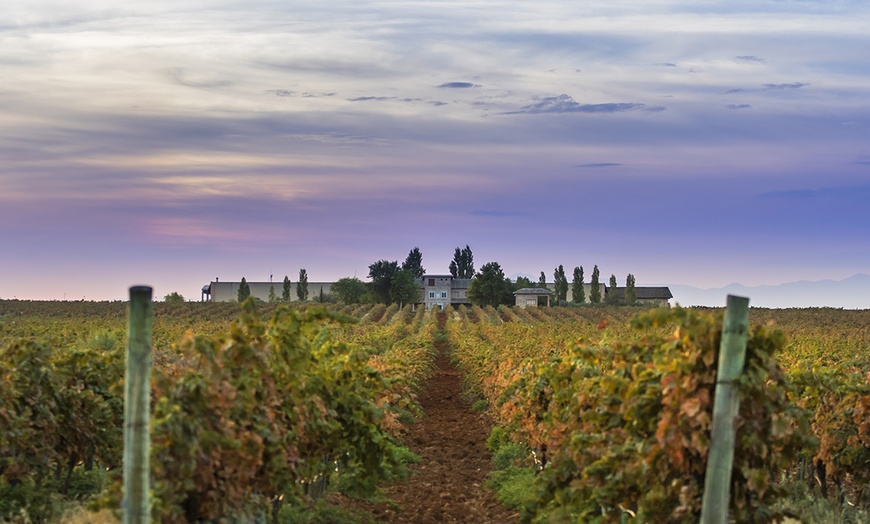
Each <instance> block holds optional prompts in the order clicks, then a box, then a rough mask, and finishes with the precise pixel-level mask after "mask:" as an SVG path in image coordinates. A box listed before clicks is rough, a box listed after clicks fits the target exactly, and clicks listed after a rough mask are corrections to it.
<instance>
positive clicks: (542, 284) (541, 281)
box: [538, 271, 547, 289]
mask: <svg viewBox="0 0 870 524" xmlns="http://www.w3.org/2000/svg"><path fill="white" fill-rule="evenodd" d="M538 287H541V288H544V289H547V275H545V274H544V272H543V271H541V276H539V277H538Z"/></svg>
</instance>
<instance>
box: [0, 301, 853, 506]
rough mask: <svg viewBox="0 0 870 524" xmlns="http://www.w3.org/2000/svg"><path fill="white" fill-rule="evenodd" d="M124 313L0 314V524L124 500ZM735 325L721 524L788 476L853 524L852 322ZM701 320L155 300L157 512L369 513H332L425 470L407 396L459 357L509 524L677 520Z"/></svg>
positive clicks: (786, 483)
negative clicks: (731, 439)
mask: <svg viewBox="0 0 870 524" xmlns="http://www.w3.org/2000/svg"><path fill="white" fill-rule="evenodd" d="M126 307H127V306H126V303H122V302H117V303H88V302H26V301H0V382H2V383H0V521H3V520H4V519H6V520H15V519H16V518H22V517H21V516H22V515H25V514H26V515H27V517H26V518H27V519H29V520H30V521H35V522H56V521H58V519H61V518H62V515H61V514H59V513H58V511H59V510H58V508H59V507H62V506H63V504H61V503H62V502H76V503H79V504H82V503H86V504H87V505H88V506H89V507H91V508H94V509H96V508H99V507H104V508H117V507H118V505H119V504H120V500H121V494H120V490H121V485H120V481H119V476H120V463H121V454H122V449H121V448H122V447H123V437H122V433H123V420H122V419H123V402H122V398H123V384H122V382H123V376H124V348H125V343H126V320H127V309H126ZM750 322H751V324H752V326H753V328H752V331H751V333H750V336H749V344H748V354H747V362H746V366H745V373H744V376H743V377H742V378H741V379H740V383H739V387H740V391H741V393H742V398H743V400H742V402H741V409H740V414H739V417H738V438H737V448H736V452H735V465H734V475H733V479H732V484H731V486H732V487H731V493H732V505H731V514H732V517H733V518H734V519H735V520H736V521H738V522H769V521H772V520H773V519H775V518H778V517H781V516H785V515H787V514H789V513H790V512H794V508H790V507H789V504H788V496H789V490H790V489H792V488H790V486H795V485H802V486H804V487H805V489H806V490H808V492H811V493H814V494H816V495H818V496H819V497H825V498H827V499H829V500H832V501H834V504H839V505H841V506H842V507H843V508H845V509H844V510H843V511H844V515H845V516H844V519H846V520H844V521H850V520H849V519H851V521H860V520H861V519H866V518H867V516H868V512H867V510H868V507H870V487H868V486H870V413H868V410H870V386H868V384H870V311H843V310H829V309H803V310H756V309H753V310H752V311H751V314H750ZM721 324H722V319H721V310H699V309H692V310H686V309H680V308H675V309H672V310H648V309H642V308H630V307H581V308H558V307H554V308H540V309H538V308H529V309H519V308H508V307H499V308H493V307H487V308H481V307H476V306H475V307H470V308H460V309H456V310H453V309H450V308H448V310H447V311H445V312H444V313H443V314H434V313H431V312H428V313H427V312H425V311H423V310H422V308H420V309H417V310H416V311H414V310H413V309H412V308H411V307H404V308H399V307H398V306H396V305H392V306H385V305H382V304H381V305H356V306H335V305H332V306H329V307H328V308H323V307H311V308H304V307H299V306H296V305H293V306H288V305H274V304H257V305H255V304H254V303H252V302H250V303H247V304H245V305H243V307H241V308H240V306H239V305H238V304H227V303H186V304H185V303H182V304H164V303H155V307H154V371H153V377H152V399H151V404H152V429H151V431H152V437H151V439H152V440H151V442H152V453H151V459H152V479H153V480H152V484H153V490H152V491H153V495H154V503H153V506H154V507H153V515H154V518H155V521H158V522H202V521H215V522H216V521H218V520H220V519H224V520H225V521H240V522H244V521H259V522H296V521H304V520H299V519H300V517H299V516H298V510H299V508H308V507H311V506H312V505H314V504H316V505H322V504H323V503H324V501H329V502H332V503H335V504H339V505H345V506H352V507H353V508H355V510H356V511H359V508H360V507H362V508H363V509H364V510H371V507H372V506H371V504H370V505H369V506H366V504H357V503H353V502H347V501H348V500H377V497H378V495H377V494H378V493H379V489H383V488H384V487H385V486H393V485H402V482H403V481H406V480H407V478H408V477H409V475H410V476H420V477H422V476H425V471H423V469H424V468H423V467H421V466H418V465H415V464H414V463H415V462H417V461H418V460H419V457H418V456H416V455H415V453H417V450H415V446H416V445H420V444H419V438H421V437H418V436H417V435H415V434H414V431H415V429H414V428H416V427H417V426H418V425H420V424H421V422H420V421H421V420H425V419H426V417H427V415H429V416H431V413H424V411H423V408H422V407H421V406H422V405H421V402H420V399H421V398H422V397H423V396H425V395H426V388H427V384H432V380H433V375H434V374H436V373H441V374H442V375H444V373H443V372H444V370H445V369H447V368H448V367H449V366H456V368H457V369H458V370H459V372H460V374H461V380H462V381H463V384H464V387H463V388H464V394H463V395H457V396H456V397H457V398H453V396H452V395H447V396H446V397H445V398H450V399H452V400H451V402H453V403H455V409H456V410H465V411H463V412H462V413H464V414H461V416H462V417H469V419H470V418H474V417H477V416H478V415H477V414H475V413H474V412H472V411H470V410H469V405H470V404H472V403H473V404H474V406H475V408H476V409H477V410H478V412H480V413H481V414H480V415H479V416H481V417H484V419H485V420H487V421H489V424H491V425H492V426H493V429H492V433H491V437H490V438H489V441H488V442H487V445H488V446H489V450H490V452H491V453H492V455H493V464H494V467H496V469H497V471H495V472H494V473H493V474H492V475H491V477H490V485H491V487H493V488H494V489H495V490H496V492H497V493H498V496H499V497H500V498H501V499H502V500H503V501H504V502H505V503H506V504H508V505H511V506H512V507H516V508H517V510H518V511H519V512H520V513H521V515H520V516H519V519H520V520H522V521H527V522H629V521H636V522H697V521H698V517H699V515H700V501H701V493H702V490H703V485H704V484H703V480H704V464H705V462H706V455H707V451H708V448H709V441H710V421H711V409H712V399H713V391H714V386H715V381H716V369H715V366H716V362H717V360H716V356H717V352H718V348H719V339H720V337H721ZM442 353H443V355H442ZM447 355H449V358H450V361H445V360H443V359H442V360H438V359H439V357H440V356H445V357H446V356H447ZM451 369H452V368H451ZM439 370H440V371H439ZM428 387H431V386H428ZM448 407H449V405H448ZM484 419H481V420H484ZM475 420H476V419H475ZM440 438H442V441H443V442H444V443H445V444H444V445H449V442H450V441H449V439H448V438H447V437H444V436H442V437H440ZM469 445H470V444H469ZM481 445H482V444H481ZM426 446H430V444H426ZM409 448H410V449H409ZM480 453H481V454H486V455H487V457H488V456H489V454H488V453H486V452H485V451H481V452H480ZM457 456H465V457H466V458H465V459H463V460H466V461H471V460H473V459H472V458H468V457H467V453H465V454H457ZM477 469H480V468H479V467H478V468H477ZM409 486H416V485H415V484H413V483H412V484H409ZM409 489H410V488H409ZM415 489H416V488H415ZM421 489H422V488H421ZM462 489H463V487H462V486H460V489H459V491H460V492H461V491H462ZM466 491H468V490H467V489H466ZM338 493H341V494H343V495H342V497H344V498H335V497H333V496H332V494H338ZM382 493H383V491H382ZM386 493H388V494H391V495H395V494H397V493H398V491H397V490H396V489H391V488H387V489H386ZM451 493H452V492H451ZM413 495H414V496H415V497H416V499H417V500H419V502H418V504H421V505H424V506H425V505H427V504H429V505H438V504H441V505H442V506H443V505H445V504H446V502H445V501H444V500H439V498H438V497H432V496H430V495H432V494H431V493H425V492H423V493H416V494H413ZM451 496H454V495H451ZM479 507H481V508H487V507H488V509H482V510H481V511H489V512H494V511H496V510H494V509H493V508H492V507H491V506H486V504H483V503H481V504H479ZM466 511H467V510H466ZM847 513H848V514H847ZM411 514H412V513H411V511H410V510H407V509H406V510H405V515H411ZM416 514H418V515H424V514H425V515H437V514H438V513H432V512H431V511H430V512H428V513H426V512H423V511H419V512H418V513H416ZM507 514H509V513H505V515H507ZM373 515H374V516H371V515H370V518H372V519H375V518H377V519H378V520H389V521H392V522H403V521H405V520H402V518H403V517H402V514H401V512H398V513H397V512H395V511H388V512H385V513H374V514H373ZM384 515H391V516H389V517H387V516H384ZM500 515H501V514H500ZM794 516H797V517H799V518H800V517H801V515H799V514H796V515H794ZM294 518H295V519H297V520H294ZM360 518H362V519H363V520H364V516H363V517H360ZM407 518H410V517H407ZM421 518H422V517H421ZM433 518H434V517H433ZM451 518H453V517H451ZM457 518H458V517H457ZM500 518H501V517H500ZM467 519H468V520H466V521H468V522H475V521H490V520H489V518H486V516H474V515H467ZM408 521H410V520H408ZM417 521H420V520H417ZM434 521H437V519H436V520H434ZM457 521H461V520H457ZM22 522H23V521H22Z"/></svg>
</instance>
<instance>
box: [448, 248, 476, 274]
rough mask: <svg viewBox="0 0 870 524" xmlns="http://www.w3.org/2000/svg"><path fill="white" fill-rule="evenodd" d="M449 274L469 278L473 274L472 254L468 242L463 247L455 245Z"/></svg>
mask: <svg viewBox="0 0 870 524" xmlns="http://www.w3.org/2000/svg"><path fill="white" fill-rule="evenodd" d="M450 274H451V275H453V278H471V277H473V276H474V255H473V254H472V253H471V248H470V247H468V244H465V249H459V248H458V247H457V248H456V251H454V252H453V260H452V261H451V262H450Z"/></svg>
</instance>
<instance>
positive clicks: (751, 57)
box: [734, 55, 766, 64]
mask: <svg viewBox="0 0 870 524" xmlns="http://www.w3.org/2000/svg"><path fill="white" fill-rule="evenodd" d="M734 59H735V60H738V61H740V62H755V63H759V64H763V63H765V62H766V60H765V59H763V58H761V57H758V56H755V55H740V56H735V57H734Z"/></svg>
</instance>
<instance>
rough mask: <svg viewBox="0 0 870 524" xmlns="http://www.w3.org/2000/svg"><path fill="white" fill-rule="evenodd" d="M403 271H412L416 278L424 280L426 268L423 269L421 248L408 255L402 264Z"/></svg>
mask: <svg viewBox="0 0 870 524" xmlns="http://www.w3.org/2000/svg"><path fill="white" fill-rule="evenodd" d="M402 270H404V271H410V272H411V275H413V276H414V278H423V275H425V274H426V268H424V267H423V253H421V252H420V248H419V247H415V248H414V249H412V250H411V252H410V253H408V257H407V258H405V261H404V262H403V263H402Z"/></svg>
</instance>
